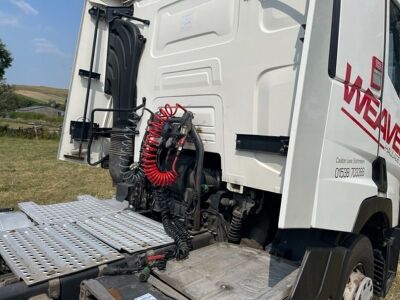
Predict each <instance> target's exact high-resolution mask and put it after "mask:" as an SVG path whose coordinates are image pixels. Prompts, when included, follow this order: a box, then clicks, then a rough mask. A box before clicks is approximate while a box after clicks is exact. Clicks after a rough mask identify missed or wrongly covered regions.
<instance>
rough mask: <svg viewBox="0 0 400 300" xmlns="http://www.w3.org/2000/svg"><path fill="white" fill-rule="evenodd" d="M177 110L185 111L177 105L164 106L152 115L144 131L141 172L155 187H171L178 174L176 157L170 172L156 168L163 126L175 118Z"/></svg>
mask: <svg viewBox="0 0 400 300" xmlns="http://www.w3.org/2000/svg"><path fill="white" fill-rule="evenodd" d="M178 109H182V110H183V111H186V109H185V108H184V107H182V106H181V105H179V104H176V106H175V107H172V106H171V105H169V104H166V105H165V106H164V107H163V108H160V110H159V111H158V112H157V113H155V114H154V115H153V118H152V119H150V120H149V124H148V126H147V129H146V139H145V141H144V143H143V148H142V154H143V157H142V165H143V171H144V174H145V175H146V177H147V179H148V180H149V181H150V182H151V183H153V184H154V185H157V186H166V185H171V184H173V183H174V182H175V181H176V179H177V178H178V173H177V172H176V169H175V166H176V162H177V160H178V158H177V157H175V159H174V162H173V164H172V167H171V170H169V171H161V170H160V169H159V168H158V166H157V151H158V148H159V146H160V139H161V136H162V131H163V128H164V125H165V124H166V123H167V122H168V120H169V119H170V118H171V117H173V116H175V114H176V113H177V111H178Z"/></svg>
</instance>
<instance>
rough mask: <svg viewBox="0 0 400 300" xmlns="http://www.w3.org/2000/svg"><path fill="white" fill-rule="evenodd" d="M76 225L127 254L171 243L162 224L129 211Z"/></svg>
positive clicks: (79, 222) (91, 219)
mask: <svg viewBox="0 0 400 300" xmlns="http://www.w3.org/2000/svg"><path fill="white" fill-rule="evenodd" d="M77 224H78V225H79V226H81V227H82V228H84V229H85V230H87V231H88V232H90V233H91V234H92V235H94V236H95V237H97V238H98V239H100V240H102V241H103V242H105V243H107V244H109V245H110V246H111V247H113V248H115V249H117V250H125V251H127V252H129V253H134V252H139V251H143V250H147V249H150V248H155V247H160V246H164V245H168V244H171V243H173V240H172V239H171V238H170V237H169V236H168V235H167V234H166V233H165V231H164V228H163V226H162V224H160V223H158V222H156V221H153V220H151V219H149V218H147V217H145V216H142V215H140V214H138V213H135V212H131V211H123V212H120V213H116V214H112V215H105V216H101V217H94V218H90V219H87V220H84V221H83V220H81V221H78V222H77Z"/></svg>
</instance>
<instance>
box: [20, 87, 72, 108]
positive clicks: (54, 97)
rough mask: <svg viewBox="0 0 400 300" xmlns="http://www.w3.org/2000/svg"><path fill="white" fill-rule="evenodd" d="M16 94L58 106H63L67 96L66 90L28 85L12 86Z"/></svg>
mask: <svg viewBox="0 0 400 300" xmlns="http://www.w3.org/2000/svg"><path fill="white" fill-rule="evenodd" d="M14 91H15V93H16V94H19V95H22V96H25V97H28V98H32V99H35V100H37V101H38V102H42V103H46V104H47V103H48V102H49V101H55V102H56V103H59V104H64V103H65V100H66V99H67V96H68V90H66V89H58V88H51V87H45V86H29V85H14Z"/></svg>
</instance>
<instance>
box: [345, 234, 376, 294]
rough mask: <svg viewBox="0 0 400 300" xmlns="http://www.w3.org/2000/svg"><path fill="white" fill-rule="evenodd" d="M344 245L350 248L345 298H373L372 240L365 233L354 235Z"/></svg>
mask: <svg viewBox="0 0 400 300" xmlns="http://www.w3.org/2000/svg"><path fill="white" fill-rule="evenodd" d="M342 246H343V247H345V248H347V249H349V250H350V256H349V260H348V263H347V267H346V272H345V274H346V275H345V276H346V277H345V278H347V281H346V286H345V288H344V291H343V300H370V299H373V278H374V255H373V249H372V245H371V242H370V240H369V239H368V238H367V237H366V236H363V235H358V236H352V237H350V238H347V239H346V240H345V241H344V243H343V244H342Z"/></svg>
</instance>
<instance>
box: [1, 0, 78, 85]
mask: <svg viewBox="0 0 400 300" xmlns="http://www.w3.org/2000/svg"><path fill="white" fill-rule="evenodd" d="M82 8H83V0H0V39H1V40H2V41H3V42H4V43H5V44H6V47H7V48H8V50H10V52H11V54H12V56H13V58H14V61H13V65H12V67H11V68H10V69H8V70H7V71H6V79H7V82H8V83H11V84H28V85H44V86H50V87H59V88H68V86H69V82H70V78H71V70H72V67H73V63H74V58H75V49H76V42H77V38H78V32H79V26H80V20H81V15H82Z"/></svg>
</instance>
